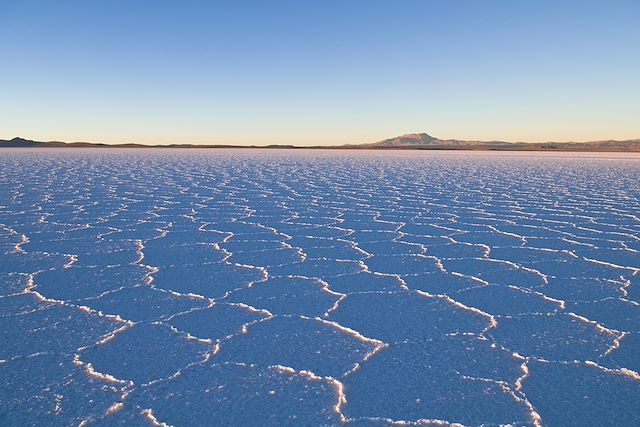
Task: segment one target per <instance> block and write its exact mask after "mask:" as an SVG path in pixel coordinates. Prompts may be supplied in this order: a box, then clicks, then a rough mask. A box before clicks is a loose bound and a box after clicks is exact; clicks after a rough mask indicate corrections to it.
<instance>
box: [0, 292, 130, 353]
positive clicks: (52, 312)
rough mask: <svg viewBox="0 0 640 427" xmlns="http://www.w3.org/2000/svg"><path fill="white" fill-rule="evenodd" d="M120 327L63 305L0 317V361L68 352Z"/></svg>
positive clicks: (109, 321) (113, 322)
mask: <svg viewBox="0 0 640 427" xmlns="http://www.w3.org/2000/svg"><path fill="white" fill-rule="evenodd" d="M7 298H11V297H7ZM121 326H122V324H120V323H116V322H115V321H112V320H110V319H107V318H104V317H99V316H96V315H92V314H88V313H85V312H84V311H81V310H78V309H77V308H75V307H68V306H62V305H54V306H49V307H47V308H45V309H42V310H36V311H32V312H29V313H28V314H18V315H15V316H7V317H0V339H1V340H2V346H0V359H11V358H13V357H17V356H27V355H29V354H35V353H40V352H47V353H71V352H73V351H75V350H76V349H77V348H79V347H82V346H87V345H91V344H94V343H95V342H96V341H98V339H99V338H100V337H101V336H103V335H105V334H107V333H110V332H113V331H114V330H116V329H118V328H119V327H121Z"/></svg>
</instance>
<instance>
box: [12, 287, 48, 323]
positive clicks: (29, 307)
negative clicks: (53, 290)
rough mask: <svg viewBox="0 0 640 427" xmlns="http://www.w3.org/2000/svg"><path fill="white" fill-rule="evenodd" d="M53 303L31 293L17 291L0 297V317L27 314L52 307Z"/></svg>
mask: <svg viewBox="0 0 640 427" xmlns="http://www.w3.org/2000/svg"><path fill="white" fill-rule="evenodd" d="M54 306H55V304H53V303H48V302H44V301H40V300H38V299H37V298H36V297H35V296H34V295H33V294H24V293H17V294H13V295H9V296H6V297H0V318H2V317H9V316H17V315H20V314H29V313H31V312H33V311H36V310H44V309H47V308H49V307H54Z"/></svg>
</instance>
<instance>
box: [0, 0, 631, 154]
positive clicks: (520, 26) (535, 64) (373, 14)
mask: <svg viewBox="0 0 640 427" xmlns="http://www.w3.org/2000/svg"><path fill="white" fill-rule="evenodd" d="M639 19H640V1H639V0H628V1H627V0H611V1H604V0H599V1H591V0H575V1H563V0H549V1H544V0H538V1H534V0H522V1H515V0H504V1H497V0H486V1H479V0H471V1H463V0H438V1H436V0H422V1H374V0H367V1H347V0H339V1H326V0H324V1H310V0H309V1H305V0H298V1H277V0H274V1H240V0H233V1H232V0H230V1H227V2H215V1H130V0H127V1H111V0H107V1H86V0H82V1H66V0H65V1H53V0H52V1H29V0H20V1H16V0H0V58H1V65H0V139H6V138H12V137H14V136H18V135H19V136H22V137H25V138H30V139H36V140H64V141H92V142H107V143H120V142H140V143H160V144H164V143H230V144H272V143H283V144H297V145H308V144H343V143H363V142H372V141H377V140H380V139H384V138H388V137H393V136H397V135H400V134H404V133H409V132H427V133H429V134H431V135H433V136H437V137H440V138H460V139H485V140H489V139H499V140H508V141H547V140H556V141H559V140H563V141H564V140H576V141H581V140H597V139H609V138H613V139H630V138H639V137H640V21H639Z"/></svg>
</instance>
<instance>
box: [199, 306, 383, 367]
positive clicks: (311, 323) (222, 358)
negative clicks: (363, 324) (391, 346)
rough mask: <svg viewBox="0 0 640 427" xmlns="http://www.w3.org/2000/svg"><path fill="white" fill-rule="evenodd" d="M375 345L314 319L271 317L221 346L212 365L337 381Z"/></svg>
mask: <svg viewBox="0 0 640 427" xmlns="http://www.w3.org/2000/svg"><path fill="white" fill-rule="evenodd" d="M377 347H379V343H377V342H374V341H371V340H367V341H363V339H362V338H359V337H356V336H355V335H354V334H352V333H349V332H346V331H343V330H340V329H338V328H336V327H335V326H334V325H332V324H330V323H328V322H323V321H320V320H317V319H308V318H299V317H274V318H272V319H270V320H267V321H265V322H261V323H257V324H255V325H253V326H251V327H250V328H249V331H248V332H247V333H246V334H242V335H238V336H236V337H234V338H233V339H232V340H231V341H228V342H224V343H223V344H222V346H221V349H220V353H219V354H217V355H216V356H215V357H214V358H213V359H212V361H213V362H214V363H225V362H236V363H249V364H257V365H260V366H269V365H285V366H288V367H291V368H293V369H295V370H297V371H300V370H308V371H312V372H313V373H314V374H316V375H320V376H332V377H340V376H342V375H344V374H345V373H346V372H348V371H349V370H351V369H352V368H353V367H354V366H355V365H356V363H361V362H363V360H364V359H365V358H366V357H367V355H368V354H369V353H370V352H372V351H373V350H374V349H376V348H377Z"/></svg>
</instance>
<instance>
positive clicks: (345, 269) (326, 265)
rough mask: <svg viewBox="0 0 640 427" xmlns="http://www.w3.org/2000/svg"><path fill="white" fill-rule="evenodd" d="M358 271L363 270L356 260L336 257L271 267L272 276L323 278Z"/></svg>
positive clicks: (270, 273)
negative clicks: (342, 259)
mask: <svg viewBox="0 0 640 427" xmlns="http://www.w3.org/2000/svg"><path fill="white" fill-rule="evenodd" d="M358 271H362V270H361V268H360V265H359V264H358V263H357V262H356V261H341V260H334V259H307V260H305V261H303V262H295V263H291V264H283V265H277V266H273V267H269V275H270V276H305V277H320V278H323V279H324V278H327V277H335V276H339V275H342V274H349V273H357V272H358Z"/></svg>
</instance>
